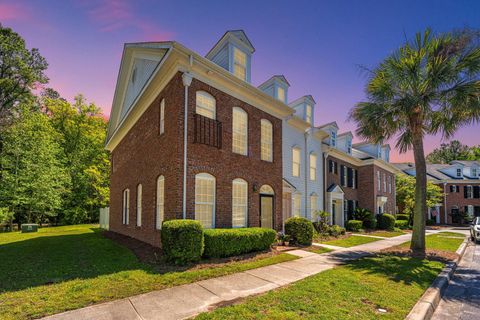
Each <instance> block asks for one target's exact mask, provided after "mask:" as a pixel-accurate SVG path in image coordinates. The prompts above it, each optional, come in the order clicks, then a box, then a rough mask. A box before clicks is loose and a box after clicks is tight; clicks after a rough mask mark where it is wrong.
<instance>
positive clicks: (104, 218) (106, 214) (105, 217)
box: [100, 207, 110, 230]
mask: <svg viewBox="0 0 480 320" xmlns="http://www.w3.org/2000/svg"><path fill="white" fill-rule="evenodd" d="M109 222H110V208H109V207H106V208H100V228H102V229H105V230H108V229H109Z"/></svg>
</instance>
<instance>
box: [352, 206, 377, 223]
mask: <svg viewBox="0 0 480 320" xmlns="http://www.w3.org/2000/svg"><path fill="white" fill-rule="evenodd" d="M354 217H355V220H360V221H364V220H366V219H368V218H369V217H373V213H372V212H370V211H369V210H367V209H364V208H356V209H355V214H354Z"/></svg>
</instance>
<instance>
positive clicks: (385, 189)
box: [383, 173, 387, 192]
mask: <svg viewBox="0 0 480 320" xmlns="http://www.w3.org/2000/svg"><path fill="white" fill-rule="evenodd" d="M383 192H387V175H386V174H385V173H384V174H383Z"/></svg>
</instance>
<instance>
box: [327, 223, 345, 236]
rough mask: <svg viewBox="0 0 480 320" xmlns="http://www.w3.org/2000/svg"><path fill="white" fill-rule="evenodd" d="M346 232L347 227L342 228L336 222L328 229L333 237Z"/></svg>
mask: <svg viewBox="0 0 480 320" xmlns="http://www.w3.org/2000/svg"><path fill="white" fill-rule="evenodd" d="M345 232H346V230H345V228H342V227H340V226H338V225H336V224H334V225H333V226H330V228H329V229H328V234H329V235H330V236H332V237H338V236H340V235H344V234H345Z"/></svg>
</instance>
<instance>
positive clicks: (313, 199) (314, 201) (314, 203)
mask: <svg viewBox="0 0 480 320" xmlns="http://www.w3.org/2000/svg"><path fill="white" fill-rule="evenodd" d="M317 210H318V196H317V194H316V193H312V194H311V195H310V218H313V217H314V216H315V212H317Z"/></svg>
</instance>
